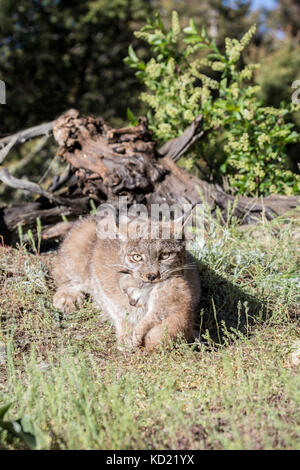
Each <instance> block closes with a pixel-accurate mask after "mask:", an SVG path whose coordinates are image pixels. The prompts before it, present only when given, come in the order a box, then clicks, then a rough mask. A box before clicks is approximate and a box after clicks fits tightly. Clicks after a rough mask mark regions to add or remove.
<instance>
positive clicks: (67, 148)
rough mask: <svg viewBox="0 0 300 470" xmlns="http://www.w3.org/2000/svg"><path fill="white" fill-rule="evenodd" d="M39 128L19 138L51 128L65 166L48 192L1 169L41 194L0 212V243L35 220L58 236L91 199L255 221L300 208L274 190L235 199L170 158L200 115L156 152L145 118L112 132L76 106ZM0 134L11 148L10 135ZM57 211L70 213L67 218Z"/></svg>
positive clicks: (188, 141) (187, 141)
mask: <svg viewBox="0 0 300 470" xmlns="http://www.w3.org/2000/svg"><path fill="white" fill-rule="evenodd" d="M43 126H44V127H42V131H41V130H40V131H38V130H37V129H38V127H39V126H37V127H36V128H34V131H32V130H30V132H27V133H26V131H23V133H22V135H23V138H24V136H26V135H27V136H30V137H31V136H32V135H33V134H35V135H40V134H39V132H44V131H45V129H46V130H47V132H50V128H51V129H52V132H53V136H54V138H55V140H56V141H57V143H58V145H59V152H58V155H60V156H61V158H62V159H63V160H64V161H66V162H67V163H68V165H67V168H66V170H65V171H64V173H63V174H62V175H60V176H59V175H57V176H56V177H55V178H53V181H52V183H51V185H50V186H49V188H48V189H47V190H45V189H43V188H41V187H40V186H38V185H37V184H35V183H30V182H28V181H27V182H24V180H18V179H16V178H13V177H12V176H11V175H10V174H9V173H8V171H7V170H6V169H2V170H1V171H0V179H1V180H2V181H3V182H5V183H6V184H8V185H10V186H13V187H15V188H21V189H26V190H29V191H32V192H33V193H37V194H40V196H41V197H40V198H39V199H38V200H37V201H35V202H33V203H29V204H23V205H16V206H13V207H10V208H2V209H1V212H0V234H2V235H3V236H4V239H5V243H12V242H15V240H16V233H17V226H18V225H19V224H21V225H23V232H24V231H26V230H27V229H28V228H31V229H32V230H33V231H34V228H35V226H36V218H37V217H39V218H40V219H41V222H42V227H43V231H42V237H43V239H44V240H51V239H57V238H60V237H61V236H62V235H64V234H65V232H66V230H67V229H68V228H70V226H71V223H72V221H73V220H75V219H76V218H78V216H79V215H85V214H88V213H89V211H90V209H91V207H90V201H91V200H93V201H94V204H95V205H96V206H98V205H99V204H101V203H103V202H109V203H111V204H114V205H117V204H118V198H119V196H127V201H128V204H129V205H132V204H135V203H143V204H146V205H147V206H148V209H150V205H151V204H154V203H156V204H157V203H158V204H161V203H167V204H169V205H172V204H177V205H180V206H183V204H187V203H190V204H195V203H197V202H200V201H201V202H205V203H206V205H207V206H208V207H209V209H210V210H211V211H212V213H214V212H215V211H216V210H217V208H219V209H220V210H221V212H222V214H223V217H224V219H226V214H227V210H228V205H229V204H231V206H232V207H234V211H233V215H235V216H237V217H239V218H240V219H242V220H243V223H251V222H254V221H255V220H257V217H259V216H260V215H261V214H262V213H264V214H265V216H266V217H267V218H268V219H271V218H273V217H275V216H277V215H281V214H283V213H285V212H286V211H288V210H291V209H294V208H295V207H296V206H297V205H299V198H298V197H285V196H278V195H273V196H269V197H267V198H260V199H257V198H249V197H242V196H241V197H239V198H238V199H236V198H235V197H234V196H231V195H228V194H227V193H225V191H224V190H223V189H222V188H221V187H219V186H217V185H213V184H209V183H208V182H206V181H202V180H200V179H199V178H197V177H195V176H193V175H191V174H189V173H187V172H186V171H185V170H184V169H182V168H179V167H178V166H177V165H176V163H175V162H176V161H177V160H178V158H180V156H181V155H183V154H184V153H185V152H187V151H188V149H189V148H190V146H191V145H192V144H193V143H194V142H195V141H196V140H197V139H199V138H201V137H202V136H203V131H202V117H201V116H198V117H197V118H196V119H195V121H194V122H193V123H192V124H191V125H190V126H189V127H188V128H187V129H186V131H185V132H184V133H183V134H182V135H181V136H180V137H178V138H177V139H172V140H171V141H169V142H167V143H166V144H165V145H164V146H163V147H162V148H160V149H157V148H156V144H155V142H154V141H153V139H152V135H151V132H150V131H149V130H148V128H147V121H146V119H145V118H140V120H139V124H138V125H137V126H136V127H124V128H121V129H114V128H112V127H110V126H109V125H108V124H107V123H105V122H104V121H103V120H102V119H101V118H95V117H92V116H87V117H85V116H80V114H79V112H78V111H76V110H69V111H68V112H66V113H64V114H63V115H62V116H60V117H59V118H58V119H57V120H56V121H54V123H49V124H48V125H45V124H44V125H43ZM17 135H19V134H17ZM15 136H16V135H14V136H13V137H12V138H13V139H14V140H15ZM5 139H6V141H5V143H6V144H7V145H9V142H11V140H10V139H9V138H5ZM2 140H3V139H2ZM0 144H1V141H0ZM63 216H65V217H68V221H67V222H66V220H65V218H64V217H63ZM63 219H64V220H63Z"/></svg>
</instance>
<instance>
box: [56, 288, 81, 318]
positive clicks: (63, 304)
mask: <svg viewBox="0 0 300 470" xmlns="http://www.w3.org/2000/svg"><path fill="white" fill-rule="evenodd" d="M83 300H84V294H83V292H82V291H81V290H80V289H79V288H78V287H74V286H72V285H71V284H63V285H62V286H61V287H59V288H58V289H57V291H56V293H55V295H54V297H53V305H54V307H55V308H57V309H58V310H61V311H62V312H64V313H71V312H73V311H74V310H75V309H76V306H78V307H79V306H80V305H82V303H83Z"/></svg>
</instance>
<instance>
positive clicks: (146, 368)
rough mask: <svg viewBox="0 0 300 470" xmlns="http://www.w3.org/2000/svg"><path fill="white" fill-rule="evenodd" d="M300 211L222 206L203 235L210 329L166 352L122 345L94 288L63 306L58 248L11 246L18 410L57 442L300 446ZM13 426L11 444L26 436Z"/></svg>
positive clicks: (199, 250) (13, 389) (8, 337)
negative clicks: (54, 275)
mask: <svg viewBox="0 0 300 470" xmlns="http://www.w3.org/2000/svg"><path fill="white" fill-rule="evenodd" d="M296 222H297V220H296V219H291V221H290V222H286V221H282V220H277V221H273V222H272V223H269V222H263V223H260V224H258V225H256V226H253V227H250V228H249V227H247V228H245V229H240V228H239V227H238V226H237V225H236V224H235V223H231V224H229V225H228V226H227V227H226V226H225V227H221V226H220V225H219V224H218V223H215V222H213V221H212V220H211V221H210V223H209V224H208V225H207V229H206V233H205V244H204V245H203V246H202V245H201V247H200V244H198V247H197V241H196V242H195V243H194V254H195V255H196V257H197V259H198V260H199V269H200V273H201V277H202V285H203V294H202V310H201V314H200V315H199V318H198V320H197V323H198V325H199V326H201V336H200V339H201V342H200V343H199V342H198V343H197V344H196V345H194V346H197V347H196V348H195V347H190V346H187V345H185V344H182V345H180V346H179V347H178V348H177V349H174V350H172V351H170V350H160V351H158V352H156V353H148V352H147V351H145V350H140V351H138V352H136V353H134V354H130V353H120V352H119V351H118V350H117V349H116V344H115V335H114V331H113V328H112V327H111V326H109V325H108V324H104V325H103V324H102V323H101V321H100V317H99V311H97V310H95V309H94V308H93V307H92V305H91V302H90V301H89V300H88V299H87V300H86V302H85V304H84V306H83V307H82V308H81V310H80V311H78V312H76V313H74V314H72V315H70V316H68V317H65V318H62V317H61V316H60V315H59V313H58V312H56V311H55V310H54V309H53V307H52V303H51V299H52V295H53V285H52V281H51V279H49V277H48V274H47V270H48V268H49V266H50V265H51V262H52V255H47V256H40V257H37V256H33V255H30V254H28V253H26V252H25V251H24V250H12V249H9V248H1V252H0V274H1V280H0V283H1V284H0V289H1V297H0V316H1V332H0V407H1V406H2V405H5V404H7V403H10V402H12V403H13V405H12V407H11V408H10V410H9V411H8V413H7V418H6V419H15V418H18V417H21V416H26V415H28V416H29V417H30V419H31V421H32V422H33V423H34V424H35V426H36V427H37V429H39V430H40V432H41V433H42V435H43V437H44V439H42V440H41V447H44V448H59V449H150V448H151V449H153V448H155V449H297V448H299V447H300V372H299V363H300V349H299V336H300V334H299V317H298V313H299V312H298V310H297V309H298V305H299V304H298V299H297V295H298V294H299V277H297V276H298V274H299V264H298V260H299V256H298V255H297V243H298V244H299V239H298V241H297V233H298V234H299V228H298V227H297V223H296ZM297 231H298V232H297ZM298 254H299V253H298ZM1 348H2V349H1ZM3 348H4V349H5V353H3ZM297 348H298V349H297ZM1 351H2V353H1ZM298 352H299V354H298ZM1 354H2V355H1ZM298 356H299V362H298V359H297V358H298ZM0 435H1V437H0V439H1V440H0V447H1V446H2V447H4V448H20V447H22V446H24V444H23V443H20V442H19V441H18V440H16V439H15V440H10V439H9V436H8V435H7V434H6V433H5V432H2V434H0Z"/></svg>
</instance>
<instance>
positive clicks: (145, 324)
mask: <svg viewBox="0 0 300 470" xmlns="http://www.w3.org/2000/svg"><path fill="white" fill-rule="evenodd" d="M103 223H104V222H103V220H99V219H97V217H89V218H87V219H84V220H81V221H79V222H76V223H75V224H74V226H73V227H72V229H71V230H70V232H69V233H68V234H67V236H66V238H65V240H64V242H63V243H62V245H61V248H60V250H59V252H58V255H57V258H56V262H55V265H54V269H53V277H54V279H55V280H56V282H57V285H58V289H57V291H56V293H55V295H54V302H53V303H54V306H55V307H56V308H57V309H60V310H62V311H64V312H71V311H72V310H73V309H74V308H75V305H76V304H77V305H80V304H81V303H82V301H83V299H84V294H86V293H87V294H90V295H91V296H92V298H93V300H94V302H95V304H96V305H98V306H99V307H100V308H101V309H102V311H103V312H104V314H105V319H108V320H109V321H111V323H113V325H114V326H115V329H116V334H117V340H118V346H119V348H120V349H122V348H123V347H124V346H129V347H131V348H137V347H139V346H145V347H147V348H155V347H156V346H158V345H159V344H160V343H162V342H163V341H165V340H167V339H171V340H173V339H175V338H176V337H177V336H178V335H182V336H183V337H185V339H186V340H187V341H190V340H191V338H192V332H193V315H194V313H195V310H196V308H197V305H198V302H199V297H200V280H199V274H198V271H197V269H196V268H195V266H194V265H193V263H192V258H191V256H190V255H189V253H188V252H187V251H186V248H185V241H184V240H183V239H178V238H175V236H174V232H173V231H171V233H170V236H169V238H168V239H164V238H159V237H158V238H152V233H150V230H149V234H147V235H146V236H145V233H143V234H142V235H141V234H140V233H137V232H136V226H135V225H134V224H131V223H129V224H128V225H127V226H126V233H124V232H123V231H122V229H121V228H120V227H119V228H118V229H117V233H116V237H115V238H113V239H111V238H104V237H103V236H102V232H101V230H102V229H103ZM148 224H149V222H147V225H148Z"/></svg>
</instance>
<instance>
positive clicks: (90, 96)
mask: <svg viewBox="0 0 300 470" xmlns="http://www.w3.org/2000/svg"><path fill="white" fill-rule="evenodd" d="M256 4H257V3H256ZM266 5H269V8H260V9H257V8H256V9H254V5H253V4H252V2H251V1H245V0H232V1H227V0H212V1H209V2H208V1H205V0H202V1H199V0H189V1H188V2H186V1H176V2H174V1H169V0H154V1H150V0H96V1H85V2H83V1H79V0H75V1H74V0H72V1H68V0H65V1H61V0H42V1H36V0H24V1H23V2H17V1H15V0H1V2H0V79H1V80H4V81H5V83H6V90H7V98H6V101H7V104H6V105H1V106H0V113H1V126H0V135H6V134H7V133H11V132H14V131H16V130H18V129H20V128H25V127H28V126H31V125H34V124H39V123H41V122H42V121H49V120H51V119H53V118H55V117H57V116H58V115H59V114H60V113H61V112H63V111H65V110H66V109H68V108H70V107H75V108H78V109H79V110H80V111H81V112H83V113H94V114H96V115H101V116H104V117H105V118H106V119H108V120H110V121H111V122H112V123H113V124H114V125H120V124H122V123H123V122H125V121H126V120H127V118H128V109H130V110H131V111H132V113H133V114H134V115H138V114H143V113H146V112H147V109H148V107H147V104H145V102H143V101H141V100H140V99H139V96H140V93H141V92H142V91H143V90H145V88H147V84H146V87H145V83H144V86H143V83H142V81H141V80H140V78H141V77H136V76H135V70H134V69H133V68H130V67H129V66H128V63H127V64H126V61H125V62H124V58H125V57H126V56H127V54H128V47H129V46H130V45H132V47H133V49H134V51H135V53H136V54H137V56H138V57H139V60H140V61H142V62H143V63H147V62H148V61H149V60H151V57H153V56H151V54H152V52H153V51H152V52H151V44H150V43H149V42H148V43H147V42H145V41H143V38H142V37H141V36H139V37H137V36H135V35H134V31H137V30H140V29H141V27H142V26H143V25H144V24H145V22H146V19H147V18H149V17H151V16H152V17H153V14H154V11H155V10H158V11H159V12H160V15H161V18H162V21H163V23H164V24H165V25H166V28H169V27H170V26H171V11H172V10H173V9H174V8H176V10H177V11H178V14H179V17H180V23H181V25H182V28H186V27H188V24H189V19H190V18H193V19H194V25H195V28H197V31H201V28H202V27H203V26H204V27H205V28H206V32H207V35H208V37H209V38H210V40H213V41H214V43H215V45H216V47H217V48H218V51H219V53H220V54H221V55H223V56H224V57H226V47H225V46H226V40H225V39H226V38H235V39H237V40H240V39H241V38H242V37H243V36H244V35H245V33H246V32H247V31H248V30H249V29H250V27H251V26H252V25H253V24H254V23H255V24H256V25H257V28H256V32H255V34H254V37H253V38H252V41H251V43H250V45H249V46H248V47H247V48H245V49H243V51H241V54H240V57H239V60H238V64H237V65H238V67H237V68H238V70H242V69H243V68H245V67H247V66H248V65H249V64H250V63H256V62H259V63H260V64H261V66H260V68H257V69H256V68H254V69H253V70H252V76H251V77H250V75H249V77H246V78H248V79H249V80H248V82H249V83H248V86H249V87H250V86H256V85H257V84H258V85H260V87H261V88H260V89H258V88H257V89H256V100H257V103H258V102H259V100H260V99H261V100H262V102H263V105H264V107H265V108H266V107H270V106H275V107H277V108H280V107H282V108H284V109H287V107H288V106H289V105H290V103H291V96H292V93H293V91H294V90H293V89H292V87H291V86H292V83H293V81H294V80H296V79H299V78H300V75H299V65H300V62H299V57H300V54H299V52H300V20H299V18H300V2H299V0H278V1H277V2H276V1H274V2H273V3H272V4H271V3H270V2H267V3H266ZM144 39H145V38H144ZM228 44H229V43H228V41H227V46H228ZM228 47H229V46H228ZM194 52H195V59H197V58H201V57H203V51H202V49H201V48H199V50H197V51H194ZM224 54H225V55H224ZM215 72H217V71H215ZM212 78H213V79H214V78H218V77H214V75H212ZM196 85H197V84H195V86H196ZM211 91H212V90H211ZM283 100H284V101H285V103H286V104H285V105H282V101H283ZM258 106H260V105H258ZM197 111H198V110H197ZM129 114H130V113H129ZM186 116H187V115H186ZM208 116H211V114H208ZM190 118H191V116H190ZM264 118H265V115H261V118H260V119H261V120H263V119H264ZM185 121H187V122H188V121H189V119H186V120H185ZM185 121H184V120H183V121H182V125H183V124H185V123H186V122H185ZM273 121H274V122H271V120H270V122H269V127H268V129H267V130H270V129H271V127H272V126H273V125H274V123H275V124H276V122H277V121H276V117H273ZM288 121H289V122H291V123H293V124H295V127H294V128H293V131H295V132H299V130H300V112H299V111H297V112H294V113H292V114H291V115H289V116H288ZM253 125H255V123H253ZM240 131H242V128H241V125H240ZM171 134H172V132H171V133H170V135H171ZM170 135H168V133H164V134H162V135H161V136H160V137H161V138H162V140H163V139H164V138H165V139H166V138H168V137H170ZM242 135H243V134H242V133H241V132H237V134H236V138H237V139H239V141H240V139H241V137H242ZM227 140H228V139H227ZM296 141H297V139H296V138H295V134H294V138H291V137H290V136H289V135H288V136H287V135H285V136H283V139H282V146H281V147H280V148H279V147H278V148H277V150H276V151H275V153H274V152H273V149H272V145H273V141H272V139H271V142H270V143H269V147H268V150H267V151H268V152H269V154H271V153H272V152H273V153H272V158H271V160H272V161H274V160H276V159H277V158H279V157H280V159H281V166H279V168H277V177H276V178H275V180H274V178H273V180H272V179H270V181H269V182H268V183H267V184H263V181H262V177H261V176H259V174H260V175H262V172H265V173H266V174H270V173H271V172H272V174H274V175H275V173H274V172H275V169H274V168H273V167H272V162H271V161H269V160H265V159H264V158H263V157H264V152H265V148H264V147H263V146H262V149H261V150H262V151H261V153H260V155H258V156H256V157H255V158H254V159H253V161H252V155H253V153H251V151H252V150H251V146H250V150H249V148H247V150H249V152H248V157H247V158H246V160H247V165H246V172H247V174H248V172H249V168H250V167H249V165H250V166H251V172H252V173H251V174H252V176H251V178H247V176H244V178H242V179H241V181H240V182H239V181H237V179H236V178H234V174H235V173H236V170H237V167H236V164H235V163H234V161H240V157H239V156H236V157H235V158H233V159H232V158H231V162H233V165H228V164H227V163H226V161H227V160H228V158H229V157H230V156H231V154H232V150H233V149H232V148H230V142H229V141H227V142H225V143H223V144H222V143H221V144H220V142H219V144H220V145H221V147H220V145H219V146H217V147H216V145H215V142H212V146H211V147H212V148H213V149H215V148H217V153H216V157H217V158H215V161H213V160H214V155H213V152H212V153H211V154H210V153H209V152H206V154H205V158H202V161H201V162H198V165H197V166H194V165H192V163H193V162H192V163H191V162H189V163H188V165H189V164H190V166H193V171H198V172H199V173H198V174H199V176H200V177H205V178H208V179H210V180H213V181H218V182H219V183H221V184H222V183H224V180H223V176H224V177H226V178H227V177H228V178H227V181H228V182H229V185H232V184H234V185H235V188H236V190H238V191H239V192H245V193H249V194H251V193H254V194H255V193H258V194H268V193H269V192H274V191H278V192H282V193H292V192H294V191H295V190H296V189H295V188H296V185H295V178H294V177H293V176H291V173H290V172H289V171H290V170H292V171H293V172H294V173H295V172H296V173H299V167H298V164H299V161H300V159H299V148H300V147H299V143H297V142H296ZM242 143H243V142H242ZM222 145H223V149H225V152H223V154H222ZM228 145H229V146H228ZM242 147H243V145H242ZM242 147H241V149H240V150H239V151H240V153H243V155H244V153H245V152H244V149H245V148H246V147H247V145H246V146H245V145H244V147H243V148H242ZM220 149H221V150H220ZM226 149H227V151H226ZM202 150H203V149H202ZM256 150H257V149H256ZM27 151H29V152H33V149H32V146H28V149H27V150H26V149H25V153H26V152H27ZM22 152H23V153H22V154H21V155H20V154H19V155H17V158H18V159H19V160H20V158H21V157H22V158H24V150H23V151H22ZM276 152H277V153H276ZM35 153H36V154H37V156H36V157H34V158H29V165H27V168H26V170H27V172H26V174H30V173H32V174H35V173H39V171H38V172H37V170H36V168H37V165H39V164H40V160H39V156H40V155H42V154H41V152H40V151H36V150H35ZM254 153H255V152H254ZM225 154H226V155H225ZM15 157H16V154H13V156H12V158H13V159H14V158H15ZM9 161H10V160H8V162H9ZM212 162H213V164H212ZM258 162H259V168H258V166H257V163H258ZM237 165H239V163H237ZM210 166H212V168H210ZM264 166H265V167H264ZM22 168H23V165H22ZM197 168H198V169H197ZM199 168H200V169H199ZM39 170H40V167H39ZM17 171H18V164H17V165H16V172H17ZM278 171H279V173H278ZM286 172H287V173H286ZM258 173H259V174H258ZM245 174H246V173H245ZM282 175H284V176H283V177H281V176H282ZM257 177H258V178H259V180H257ZM232 178H233V179H232ZM296 179H297V178H296ZM281 180H282V181H281ZM255 181H256V183H255ZM257 181H258V183H257ZM280 181H281V182H280ZM274 183H275V184H274Z"/></svg>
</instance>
